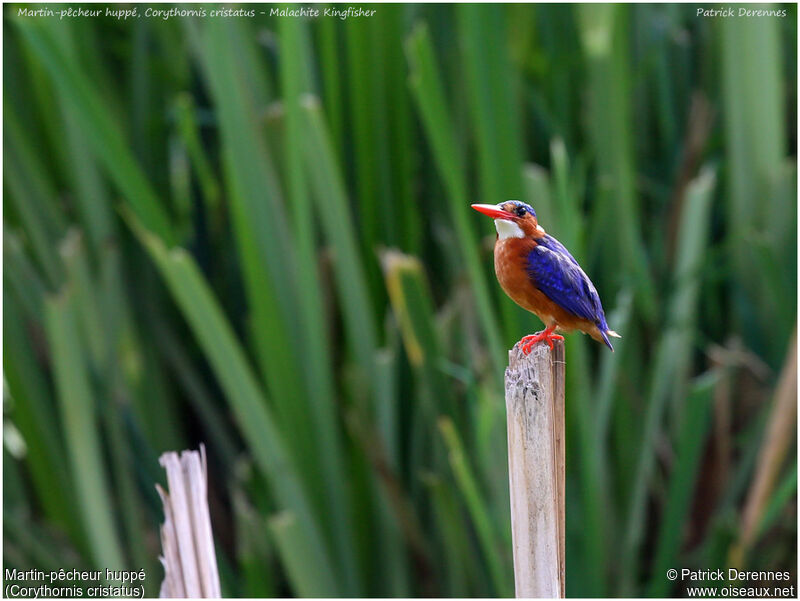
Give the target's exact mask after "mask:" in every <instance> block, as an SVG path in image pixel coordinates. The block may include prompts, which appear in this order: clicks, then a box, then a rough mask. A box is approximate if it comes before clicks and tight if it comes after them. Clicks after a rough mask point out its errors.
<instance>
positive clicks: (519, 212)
mask: <svg viewBox="0 0 800 601" xmlns="http://www.w3.org/2000/svg"><path fill="white" fill-rule="evenodd" d="M525 213H527V211H526V210H525V207H518V208H517V217H524V216H525Z"/></svg>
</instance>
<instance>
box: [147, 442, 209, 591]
mask: <svg viewBox="0 0 800 601" xmlns="http://www.w3.org/2000/svg"><path fill="white" fill-rule="evenodd" d="M158 462H159V463H160V464H161V465H162V466H163V467H164V469H166V470H167V487H168V488H169V492H166V491H165V490H164V489H163V488H161V487H160V486H159V485H158V484H156V489H157V490H158V494H159V496H160V497H161V501H162V503H163V504H164V523H163V524H162V525H161V550H162V553H163V555H162V556H161V557H160V558H159V559H160V560H161V563H162V564H163V566H164V581H163V582H162V583H161V592H160V594H159V596H160V597H169V598H198V597H203V598H218V597H221V596H222V593H221V590H220V585H219V572H218V570H217V556H216V554H215V553H214V537H213V535H212V532H211V516H210V514H209V512H208V468H207V464H206V448H205V446H204V445H200V450H199V451H182V452H181V454H180V457H179V456H178V453H176V452H169V453H164V454H163V455H161V457H160V458H159V460H158Z"/></svg>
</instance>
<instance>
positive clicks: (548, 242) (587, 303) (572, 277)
mask: <svg viewBox="0 0 800 601" xmlns="http://www.w3.org/2000/svg"><path fill="white" fill-rule="evenodd" d="M536 242H537V243H538V244H537V246H535V247H534V248H533V249H532V250H531V251H530V253H529V254H528V274H529V275H530V276H531V279H532V281H533V283H534V285H535V286H536V287H537V288H538V289H539V290H541V291H542V292H543V293H544V294H545V295H546V296H547V297H548V298H549V299H550V300H552V301H555V302H556V303H558V304H559V305H560V306H562V307H563V308H564V309H566V310H567V311H569V312H570V313H573V314H574V315H577V316H578V317H582V318H584V319H588V320H590V321H592V322H594V323H596V324H598V326H599V327H600V329H601V331H605V330H607V329H608V326H607V325H606V318H605V314H604V313H603V306H602V304H601V303H600V296H599V295H598V294H597V290H596V289H595V287H594V284H592V282H591V280H590V279H589V276H587V275H586V274H585V273H584V272H583V269H581V267H580V265H578V262H577V261H576V260H575V259H574V257H573V256H572V255H571V254H570V253H569V251H568V250H567V249H566V248H564V245H563V244H561V243H560V242H559V241H558V240H556V239H555V238H553V237H552V236H550V235H545V236H544V237H542V238H539V239H538V240H537V241H536Z"/></svg>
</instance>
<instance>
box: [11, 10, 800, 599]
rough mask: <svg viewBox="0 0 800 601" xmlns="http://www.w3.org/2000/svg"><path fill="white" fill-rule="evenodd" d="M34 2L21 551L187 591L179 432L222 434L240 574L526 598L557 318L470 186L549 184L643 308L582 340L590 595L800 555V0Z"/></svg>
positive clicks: (25, 74) (335, 591) (556, 217)
mask: <svg viewBox="0 0 800 601" xmlns="http://www.w3.org/2000/svg"><path fill="white" fill-rule="evenodd" d="M21 6H23V5H5V6H4V20H3V28H4V34H5V35H4V46H3V50H4V56H3V61H4V82H3V84H4V93H3V99H4V110H3V117H4V127H3V142H4V155H3V162H4V178H3V191H4V193H5V202H4V209H3V217H4V228H3V233H4V241H3V266H4V270H3V273H4V278H3V289H4V292H5V294H4V295H3V310H4V317H3V325H4V328H3V341H4V349H5V353H4V361H3V369H4V383H5V388H4V404H3V408H4V442H5V444H4V447H3V459H4V462H3V463H4V472H3V477H4V494H3V516H4V529H3V542H4V545H3V547H4V562H5V567H11V568H13V567H16V568H21V569H28V568H32V567H36V568H41V569H48V570H49V569H56V570H57V569H59V568H65V569H69V568H72V567H78V568H82V569H93V568H106V567H111V568H118V567H126V568H130V569H137V570H138V569H140V568H142V567H144V568H146V569H147V572H148V579H147V583H146V586H147V593H148V594H151V595H155V594H157V592H158V586H159V584H160V581H161V577H162V572H161V568H160V566H159V565H158V561H157V557H158V554H159V550H160V544H159V541H158V524H159V523H160V521H161V520H162V513H161V506H160V502H159V499H158V497H157V495H156V491H155V488H154V484H155V483H156V482H160V483H162V484H163V483H164V474H163V471H162V469H161V468H160V466H159V465H158V456H159V454H160V453H162V452H164V451H166V450H174V449H184V448H196V447H197V446H198V444H199V443H201V442H204V443H205V444H206V447H207V451H208V457H209V471H210V490H209V497H210V499H209V500H210V505H211V514H212V522H213V525H214V529H215V537H216V541H217V549H218V555H219V562H220V570H221V577H222V585H223V591H224V593H225V594H227V595H231V596H241V595H248V596H250V595H252V596H262V595H263V596H273V595H282V596H289V595H292V596H293V595H297V596H309V595H311V596H364V595H368V596H509V595H513V575H512V562H511V553H510V549H511V547H510V522H509V509H508V507H509V501H508V482H507V458H506V448H505V445H506V438H505V406H504V401H503V396H502V394H503V393H502V390H503V389H502V377H503V369H504V366H505V363H506V357H507V356H506V350H507V349H508V348H510V347H511V346H512V345H513V344H514V342H515V341H516V340H518V339H519V338H520V337H521V336H522V335H524V334H528V333H531V332H533V331H535V330H537V329H540V328H541V324H540V323H539V322H538V320H537V319H536V318H535V317H534V316H532V315H529V314H526V313H525V312H524V311H522V310H521V309H519V308H517V307H516V306H515V305H513V303H512V302H511V301H509V300H508V299H507V298H505V296H504V294H503V293H502V291H501V290H500V287H499V285H498V284H497V282H496V280H495V277H494V274H493V270H492V258H491V248H492V244H493V241H494V229H493V226H492V223H491V220H489V219H486V218H485V217H482V216H480V215H478V214H477V213H475V212H474V211H471V210H470V209H469V204H470V203H472V202H484V203H495V202H499V201H501V200H506V199H509V198H518V199H524V200H526V201H527V202H529V203H531V204H532V205H533V206H534V207H535V209H536V211H537V213H538V215H539V219H540V223H542V224H543V226H544V227H545V228H546V229H547V231H548V232H549V233H551V234H553V235H555V236H556V237H557V238H559V239H560V240H561V241H562V242H563V243H565V244H566V246H567V247H568V248H569V249H570V250H571V251H572V252H573V254H574V255H575V256H576V258H577V259H578V260H579V261H580V262H581V264H582V265H583V266H584V268H585V270H586V272H587V273H588V274H589V275H590V277H591V278H592V279H593V281H594V282H595V284H596V285H597V288H598V290H599V291H600V294H601V297H602V298H603V301H604V304H605V308H606V313H607V315H608V317H609V324H610V326H611V327H612V328H613V329H615V330H617V331H618V332H620V333H621V334H622V336H623V338H622V339H621V340H619V341H617V342H616V343H615V344H616V352H615V353H613V354H612V353H610V352H608V351H607V350H606V349H605V348H604V347H602V346H601V345H598V344H597V343H595V342H593V341H592V340H590V339H589V338H587V337H584V336H581V335H578V334H575V335H570V336H568V337H567V341H566V346H567V397H566V398H567V401H566V402H567V593H568V595H570V596H578V595H579V596H604V595H609V596H615V595H644V596H651V595H652V596H662V595H671V594H672V595H679V594H681V592H682V590H683V589H682V586H683V585H682V584H681V583H680V582H678V583H672V582H670V581H668V580H667V579H666V578H665V577H664V574H665V572H666V569H667V568H677V569H680V568H683V567H688V568H693V569H699V568H704V569H711V568H727V567H741V568H743V569H749V570H788V571H790V572H791V573H792V577H793V579H794V578H795V575H796V535H797V532H796V524H797V521H796V490H797V463H796V459H795V457H796V446H795V445H796V439H795V438H796V436H795V434H796V432H795V430H796V428H795V423H796V422H795V420H796V379H797V373H796V367H797V361H796V354H795V353H796V350H795V346H796V342H795V335H794V331H795V327H796V325H795V324H796V315H797V310H796V307H797V298H796V289H797V277H796V274H797V265H796V257H797V254H796V249H797V232H796V220H797V203H796V145H797V137H796V135H797V131H796V128H795V124H796V120H797V113H796V106H797V98H796V89H797V63H796V56H797V28H796V25H797V14H796V5H781V6H777V7H773V8H777V9H781V10H785V11H786V16H785V17H782V18H781V17H752V18H747V17H744V18H727V19H725V18H702V17H697V16H696V10H697V6H693V5H654V4H649V5H638V6H635V5H598V4H593V5H552V4H551V5H539V6H530V5H520V4H517V5H505V6H503V5H493V6H488V5H399V4H394V5H375V6H372V7H368V8H370V9H374V10H375V11H376V12H375V14H374V16H371V17H360V18H352V17H351V18H348V19H340V18H337V17H333V16H331V17H326V16H325V15H324V14H322V13H321V14H320V16H319V17H317V18H314V19H300V18H289V17H286V18H279V17H277V16H272V17H271V16H270V15H269V11H270V9H271V8H275V7H276V5H250V6H247V7H244V8H247V9H251V10H255V13H256V14H255V16H254V17H253V18H235V17H229V18H214V17H211V16H207V17H206V18H178V17H175V18H169V19H162V18H147V17H145V9H146V8H147V5H138V6H137V10H138V14H139V15H141V16H140V17H137V18H131V19H128V20H117V19H114V18H112V17H97V18H64V19H59V17H58V16H57V15H55V16H52V17H23V16H20V15H19V8H20V7H21ZM75 6H77V5H75ZM132 6H133V5H127V8H132ZM98 7H100V8H104V6H102V5H93V6H92V8H94V9H97V8H98ZM31 8H38V7H36V6H31ZM59 8H65V7H64V6H60V7H59ZM113 8H119V6H115V7H113ZM157 8H159V9H162V10H163V9H169V8H170V6H169V5H163V4H162V5H158V6H157ZM180 8H181V9H183V10H189V9H200V8H205V9H206V10H207V11H209V12H210V10H211V9H212V8H213V7H212V6H210V5H205V6H204V7H203V6H201V5H194V6H192V5H183V6H181V7H180ZM291 8H295V9H297V8H298V7H297V6H294V7H291ZM317 8H318V9H320V11H322V10H324V8H325V6H318V7H317ZM336 8H337V9H340V10H341V9H342V8H344V7H343V6H337V7H336ZM365 8H366V7H365ZM737 8H738V7H737ZM758 8H760V9H762V10H763V9H768V8H770V7H767V6H765V5H760V6H759V7H758ZM262 13H264V14H262ZM795 580H796V579H795ZM717 584H719V583H717Z"/></svg>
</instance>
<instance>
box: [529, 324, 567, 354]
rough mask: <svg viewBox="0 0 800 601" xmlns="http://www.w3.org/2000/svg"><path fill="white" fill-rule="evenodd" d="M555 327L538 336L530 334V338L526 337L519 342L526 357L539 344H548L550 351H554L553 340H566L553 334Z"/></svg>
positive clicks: (546, 329)
mask: <svg viewBox="0 0 800 601" xmlns="http://www.w3.org/2000/svg"><path fill="white" fill-rule="evenodd" d="M555 329H556V327H555V326H549V327H547V328H545V329H544V330H542V331H541V332H537V333H536V334H530V335H528V336H524V337H523V338H522V340H520V341H519V343H520V345H521V348H522V352H523V353H524V354H526V355H528V354H530V352H531V349H533V347H534V345H535V344H536V343H537V342H542V341H544V342H546V343H547V345H548V346H549V347H550V350H553V340H564V337H563V336H560V335H559V334H553V332H554V331H555Z"/></svg>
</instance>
